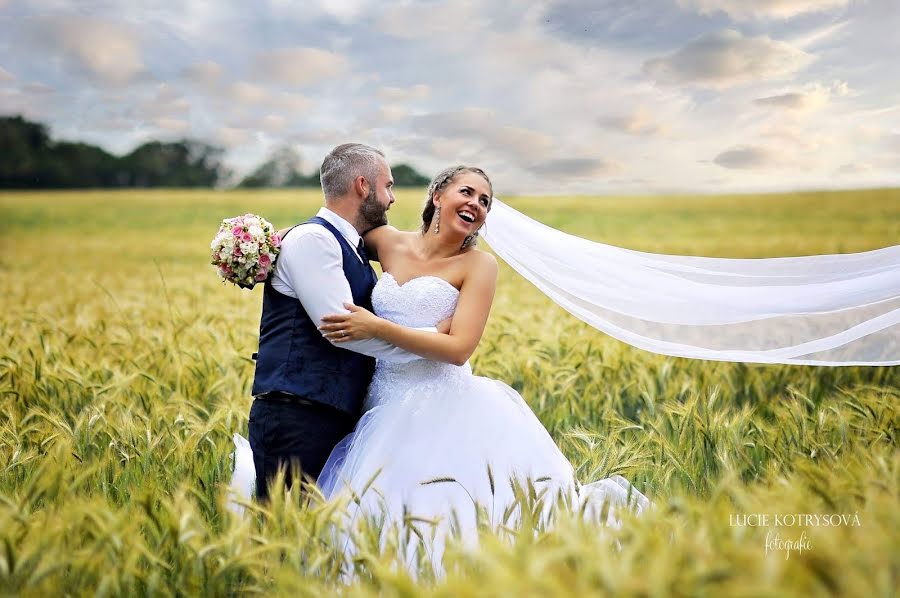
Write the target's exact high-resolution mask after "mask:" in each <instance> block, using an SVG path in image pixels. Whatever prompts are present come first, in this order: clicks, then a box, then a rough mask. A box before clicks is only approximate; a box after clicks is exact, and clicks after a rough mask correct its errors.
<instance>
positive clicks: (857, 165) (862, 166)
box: [836, 162, 873, 176]
mask: <svg viewBox="0 0 900 598" xmlns="http://www.w3.org/2000/svg"><path fill="white" fill-rule="evenodd" d="M872 170H873V169H872V165H871V164H867V163H865V162H849V163H847V164H842V165H841V166H840V168H838V169H837V172H836V174H838V175H841V176H857V175H861V174H869V173H870V172H872Z"/></svg>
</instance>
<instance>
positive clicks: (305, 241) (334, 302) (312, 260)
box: [272, 225, 437, 363]
mask: <svg viewBox="0 0 900 598" xmlns="http://www.w3.org/2000/svg"><path fill="white" fill-rule="evenodd" d="M272 286H273V287H274V288H275V290H277V291H279V292H280V293H283V294H285V295H288V296H291V297H296V298H297V299H299V300H300V303H301V304H302V305H303V309H305V310H306V313H307V314H308V315H309V317H310V319H312V321H313V322H314V323H315V324H317V325H318V324H319V322H321V320H322V318H323V317H324V316H326V315H329V314H338V313H347V310H346V309H345V308H344V303H353V294H352V292H351V291H350V283H348V282H347V278H346V276H345V275H344V266H343V254H342V253H341V247H340V245H339V244H338V241H337V239H335V238H334V235H332V234H331V233H330V232H328V231H327V230H325V229H324V228H322V227H321V226H316V225H304V226H300V227H297V228H296V229H295V230H294V231H293V232H292V233H291V234H290V235H288V236H287V238H286V239H284V240H282V245H281V253H280V255H279V257H278V260H277V261H276V262H275V273H274V276H273V280H272ZM419 330H422V331H428V332H432V333H436V332H437V329H435V328H420V329H419ZM333 344H334V345H335V346H336V347H340V348H342V349H348V350H350V351H355V352H356V353H362V354H363V355H368V356H370V357H375V358H376V359H384V360H387V361H394V362H399V363H405V362H409V361H414V360H416V359H421V357H420V356H418V355H416V354H414V353H410V352H409V351H406V350H404V349H401V348H399V347H397V346H395V345H392V344H390V343H388V342H386V341H383V340H381V339H378V338H371V339H365V340H358V341H347V342H343V343H339V344H338V343H333Z"/></svg>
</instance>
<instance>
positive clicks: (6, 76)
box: [0, 66, 16, 83]
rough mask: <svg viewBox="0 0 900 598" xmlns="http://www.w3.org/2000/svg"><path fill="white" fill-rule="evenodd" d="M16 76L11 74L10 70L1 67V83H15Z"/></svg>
mask: <svg viewBox="0 0 900 598" xmlns="http://www.w3.org/2000/svg"><path fill="white" fill-rule="evenodd" d="M15 80H16V76H15V75H13V74H12V73H10V72H9V71H8V70H6V69H5V68H3V67H2V66H0V83H9V82H11V81H15Z"/></svg>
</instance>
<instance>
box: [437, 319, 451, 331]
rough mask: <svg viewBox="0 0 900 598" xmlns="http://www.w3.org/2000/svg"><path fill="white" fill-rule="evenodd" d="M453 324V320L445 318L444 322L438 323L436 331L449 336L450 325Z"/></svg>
mask: <svg viewBox="0 0 900 598" xmlns="http://www.w3.org/2000/svg"><path fill="white" fill-rule="evenodd" d="M452 322H453V318H447V319H446V320H441V321H440V322H438V325H437V331H438V332H439V333H441V334H450V324H451V323H452Z"/></svg>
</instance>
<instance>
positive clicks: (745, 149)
mask: <svg viewBox="0 0 900 598" xmlns="http://www.w3.org/2000/svg"><path fill="white" fill-rule="evenodd" d="M713 162H714V163H716V164H718V165H719V166H721V167H723V168H731V169H736V170H755V169H760V168H769V167H772V166H777V165H780V164H782V162H781V156H780V155H779V154H778V153H776V152H774V151H772V150H771V149H769V148H766V147H761V146H753V145H742V146H738V147H736V148H734V149H730V150H728V151H724V152H722V153H721V154H719V155H718V156H716V157H715V158H713Z"/></svg>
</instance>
